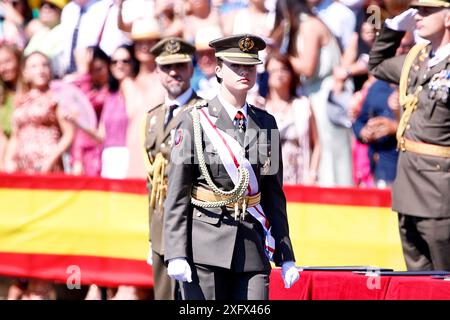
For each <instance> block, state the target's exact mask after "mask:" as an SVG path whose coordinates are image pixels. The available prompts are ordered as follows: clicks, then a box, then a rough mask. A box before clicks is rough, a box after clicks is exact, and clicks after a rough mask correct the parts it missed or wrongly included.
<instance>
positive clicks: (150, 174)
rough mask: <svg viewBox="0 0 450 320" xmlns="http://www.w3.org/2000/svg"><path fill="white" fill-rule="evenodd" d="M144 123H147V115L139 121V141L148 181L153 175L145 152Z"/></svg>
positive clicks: (151, 166)
mask: <svg viewBox="0 0 450 320" xmlns="http://www.w3.org/2000/svg"><path fill="white" fill-rule="evenodd" d="M146 123H147V115H146V116H145V117H143V118H142V121H141V136H140V138H141V139H140V140H141V147H142V151H143V153H144V154H143V156H144V165H145V169H146V171H147V178H148V179H149V181H151V180H152V175H153V165H152V163H151V162H150V159H149V154H148V152H147V148H146V147H145V138H146V129H147V128H146Z"/></svg>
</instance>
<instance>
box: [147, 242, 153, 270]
mask: <svg viewBox="0 0 450 320" xmlns="http://www.w3.org/2000/svg"><path fill="white" fill-rule="evenodd" d="M148 244H149V248H148V256H147V264H149V265H151V266H152V265H153V250H152V243H151V242H149V243H148Z"/></svg>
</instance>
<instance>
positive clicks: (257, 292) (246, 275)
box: [180, 264, 270, 301]
mask: <svg viewBox="0 0 450 320" xmlns="http://www.w3.org/2000/svg"><path fill="white" fill-rule="evenodd" d="M191 269H192V282H190V283H189V282H181V283H180V287H181V295H182V298H183V300H233V301H236V300H268V299H269V274H270V271H257V272H235V271H233V270H229V269H224V268H219V267H213V266H206V265H199V264H196V265H194V266H193V265H192V264H191Z"/></svg>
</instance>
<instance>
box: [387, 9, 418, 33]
mask: <svg viewBox="0 0 450 320" xmlns="http://www.w3.org/2000/svg"><path fill="white" fill-rule="evenodd" d="M416 13H417V9H414V8H410V9H408V10H406V11H404V12H402V13H401V14H399V15H398V16H395V17H393V18H391V19H386V21H385V23H386V26H387V27H388V28H389V29H391V30H395V31H413V30H414V29H415V28H416V20H415V19H414V16H415V15H416Z"/></svg>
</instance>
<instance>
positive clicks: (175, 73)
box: [143, 38, 200, 300]
mask: <svg viewBox="0 0 450 320" xmlns="http://www.w3.org/2000/svg"><path fill="white" fill-rule="evenodd" d="M150 51H151V53H152V54H154V55H155V56H156V59H155V61H156V64H157V73H158V75H159V77H160V81H161V84H162V85H163V87H164V88H165V89H166V91H167V94H166V98H165V103H163V104H160V105H158V106H156V107H154V108H152V109H151V110H150V111H149V112H148V114H147V116H146V118H145V119H144V120H145V122H144V123H143V139H144V152H145V154H144V159H145V162H146V166H147V172H148V180H149V189H150V206H149V216H150V241H151V242H150V248H151V250H150V253H149V263H151V264H152V265H153V277H154V294H155V299H158V300H160V299H164V300H172V299H174V298H176V289H175V281H173V280H171V279H170V278H169V277H168V276H167V269H166V266H165V263H164V241H163V218H164V208H163V203H164V199H165V197H166V193H167V187H168V185H167V175H168V172H169V171H170V163H169V158H170V151H171V148H172V147H173V143H174V141H173V140H174V132H175V130H176V127H177V126H178V125H179V123H180V121H181V118H182V113H183V112H184V111H185V110H186V109H188V108H189V107H190V106H191V105H193V104H195V103H196V102H197V101H199V100H200V99H199V97H198V96H197V94H196V93H195V92H194V91H193V90H192V89H191V87H190V79H191V77H192V74H193V66H192V57H193V55H194V53H195V48H194V47H193V46H192V45H191V44H189V43H187V42H185V41H183V40H182V39H179V38H166V39H163V40H161V41H160V42H158V43H157V44H156V45H155V46H154V47H153V48H151V50H150Z"/></svg>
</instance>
